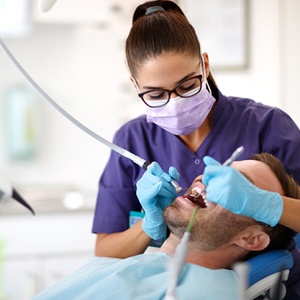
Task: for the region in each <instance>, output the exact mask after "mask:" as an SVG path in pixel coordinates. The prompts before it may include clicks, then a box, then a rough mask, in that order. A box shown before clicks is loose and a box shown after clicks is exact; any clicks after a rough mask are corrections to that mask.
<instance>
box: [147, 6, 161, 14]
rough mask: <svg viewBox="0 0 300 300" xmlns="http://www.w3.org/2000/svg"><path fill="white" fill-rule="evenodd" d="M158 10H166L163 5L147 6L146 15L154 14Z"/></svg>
mask: <svg viewBox="0 0 300 300" xmlns="http://www.w3.org/2000/svg"><path fill="white" fill-rule="evenodd" d="M157 11H164V9H163V7H161V6H151V7H148V8H147V10H146V12H145V15H146V16H147V15H150V14H153V13H155V12H157Z"/></svg>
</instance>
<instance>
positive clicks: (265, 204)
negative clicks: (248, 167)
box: [202, 156, 283, 226]
mask: <svg viewBox="0 0 300 300" xmlns="http://www.w3.org/2000/svg"><path fill="white" fill-rule="evenodd" d="M203 160H204V163H205V164H206V168H205V169H204V173H203V179H202V182H203V183H204V184H205V185H206V199H207V200H208V201H211V202H214V203H217V204H220V205H221V206H223V207H225V208H226V209H229V210H231V211H232V212H233V213H235V214H240V215H244V216H248V217H252V218H253V219H255V220H256V221H260V222H263V223H266V224H269V225H271V226H275V225H276V224H277V223H278V222H279V219H280V217H281V214H282V210H283V201H282V198H281V196H280V195H279V194H278V193H275V192H269V191H266V190H262V189H260V188H258V187H256V186H255V185H254V184H252V183H251V182H250V181H249V180H248V179H247V178H246V177H245V176H243V175H242V174H241V173H240V172H239V171H237V170H236V169H234V168H232V167H224V166H222V165H221V164H220V163H219V162H217V161H216V160H214V159H213V158H211V157H209V156H206V157H204V159H203Z"/></svg>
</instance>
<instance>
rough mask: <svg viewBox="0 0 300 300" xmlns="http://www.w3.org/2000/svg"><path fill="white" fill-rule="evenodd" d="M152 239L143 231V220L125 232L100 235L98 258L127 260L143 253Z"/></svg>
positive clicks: (98, 239)
mask: <svg viewBox="0 0 300 300" xmlns="http://www.w3.org/2000/svg"><path fill="white" fill-rule="evenodd" d="M151 241H152V239H151V238H150V237H149V236H148V235H147V234H146V233H145V232H144V230H143V229H142V220H141V221H139V222H137V223H136V224H135V225H133V226H132V227H130V228H129V229H127V230H125V231H123V232H116V233H111V234H106V233H98V234H97V240H96V249H95V255H96V256H105V257H115V258H127V257H129V256H133V255H138V254H141V253H143V252H144V251H145V250H146V248H147V247H148V246H149V244H150V243H151Z"/></svg>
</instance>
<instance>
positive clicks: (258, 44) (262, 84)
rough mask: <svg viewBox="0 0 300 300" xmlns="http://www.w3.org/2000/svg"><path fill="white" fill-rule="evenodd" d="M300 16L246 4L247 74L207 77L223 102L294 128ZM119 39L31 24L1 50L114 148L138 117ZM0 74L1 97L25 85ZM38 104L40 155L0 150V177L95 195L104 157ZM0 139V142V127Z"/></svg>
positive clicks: (268, 1) (274, 6)
mask: <svg viewBox="0 0 300 300" xmlns="http://www.w3.org/2000/svg"><path fill="white" fill-rule="evenodd" d="M294 7H297V9H294ZM299 8H300V7H299V3H298V1H297V0H288V1H280V0H278V1H274V0H265V1H258V0H250V1H249V13H250V19H249V29H250V30H249V33H250V36H249V47H250V49H249V53H250V55H249V61H248V67H247V68H245V69H240V70H227V71H218V70H215V71H214V70H213V73H214V76H215V77H216V80H217V83H218V85H219V87H220V89H221V91H222V92H223V93H224V94H225V95H237V96H244V97H249V98H253V99H254V100H256V101H259V102H262V103H265V104H269V105H273V106H279V107H281V108H282V109H284V110H286V111H287V112H288V113H289V114H291V115H292V116H293V118H294V119H295V121H296V122H297V123H298V125H299V124H300V117H299V116H298V114H297V113H296V112H295V108H297V107H296V106H295V105H294V103H295V102H294V99H297V98H296V96H297V84H298V83H297V81H296V78H294V77H295V76H294V74H297V72H298V70H299V69H300V68H299V66H300V58H299V56H298V55H297V53H299V48H300V46H299V41H297V40H296V39H295V37H297V32H296V30H297V28H299V26H300V18H299V17H298V16H299V12H300V9H299ZM291 16H292V21H291ZM120 30H122V29H120ZM126 30H127V28H126ZM124 35H125V33H124V32H123V33H121V32H111V31H110V29H109V28H108V27H105V26H104V27H93V26H70V25H54V24H51V25H45V24H44V25H42V24H36V26H35V27H34V30H33V32H32V34H31V35H30V36H29V37H28V38H23V39H18V40H7V45H8V46H9V47H10V49H11V50H12V51H13V53H14V54H15V55H16V57H17V58H18V59H19V60H20V62H21V63H22V64H23V65H24V67H25V69H26V70H28V71H29V73H30V74H31V76H32V77H33V78H34V79H36V80H37V81H38V83H39V84H40V85H41V86H42V87H43V88H44V89H45V90H46V91H47V93H49V95H50V96H51V97H53V98H54V99H55V100H56V101H57V102H59V103H60V105H62V106H63V107H64V108H65V109H66V110H67V111H69V112H70V113H71V114H72V115H73V116H74V117H76V118H78V119H80V121H81V122H82V123H84V124H85V125H87V126H88V127H90V128H91V129H92V130H94V131H96V132H97V133H99V134H100V135H103V137H105V138H106V139H108V140H112V137H113V134H114V132H115V130H116V129H117V128H118V127H119V126H120V125H121V124H122V123H124V122H125V121H126V120H128V119H129V118H132V117H134V116H137V115H139V114H140V113H143V111H144V107H143V106H142V104H141V103H140V101H139V100H138V98H137V97H136V96H135V91H134V89H133V87H131V85H130V82H129V80H128V73H127V70H126V67H125V63H124V56H123V42H124ZM200 40H201V37H200ZM204 50H205V47H204ZM212 59H213V58H211V60H212ZM0 69H1V70H2V71H1V80H0V95H1V93H2V92H3V91H4V89H5V88H6V87H8V86H11V85H14V84H16V83H20V82H21V83H24V80H23V79H22V78H21V77H20V75H19V74H18V72H17V71H16V70H15V68H14V67H13V66H12V65H11V64H10V63H9V62H8V61H7V59H6V58H5V57H4V56H3V55H2V54H1V56H0ZM287 72H288V73H289V74H287ZM290 72H291V73H290ZM283 74H284V75H283ZM285 76H286V77H285ZM287 90H288V91H287ZM38 102H39V107H38V109H39V112H40V116H41V120H40V128H41V133H42V135H41V137H40V142H39V151H38V155H37V156H36V157H35V158H34V159H33V160H32V161H29V162H26V161H25V162H14V161H10V160H8V159H7V158H6V155H5V152H4V149H3V147H0V165H1V170H0V171H1V172H2V173H5V176H7V177H8V178H9V179H11V180H12V181H13V182H17V183H21V184H50V185H53V186H55V185H57V184H60V185H63V184H66V185H70V184H71V185H74V186H76V187H78V189H84V190H91V191H93V192H94V193H95V192H96V189H97V182H98V178H99V175H100V173H101V172H102V170H103V168H104V166H105V164H106V162H107V160H108V157H109V149H107V148H106V147H105V146H102V145H101V144H99V143H98V142H97V141H95V140H93V139H92V138H90V137H88V136H86V135H85V134H84V133H82V132H81V131H80V130H79V129H77V128H76V127H74V126H73V125H72V124H70V123H69V121H67V120H65V119H64V118H63V117H62V116H60V115H59V114H58V113H57V112H56V111H54V110H53V108H51V107H50V106H49V105H48V104H47V103H45V102H44V101H43V100H41V99H40V98H39V101H38ZM0 138H1V141H3V125H2V124H0Z"/></svg>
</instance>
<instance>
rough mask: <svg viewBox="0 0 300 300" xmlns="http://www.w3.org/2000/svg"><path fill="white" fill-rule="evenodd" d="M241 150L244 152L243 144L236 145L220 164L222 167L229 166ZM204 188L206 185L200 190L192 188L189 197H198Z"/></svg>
mask: <svg viewBox="0 0 300 300" xmlns="http://www.w3.org/2000/svg"><path fill="white" fill-rule="evenodd" d="M243 152H244V147H243V146H240V147H238V148H237V149H236V150H235V151H234V152H233V153H232V154H231V156H230V157H229V158H228V159H227V160H226V161H225V162H224V163H223V164H222V166H224V167H227V166H230V165H231V164H232V163H233V162H234V161H235V160H236V159H237V158H238V157H239V156H240V155H241V154H242V153H243ZM205 189H206V187H204V188H203V189H201V190H200V191H199V190H197V189H193V190H192V191H191V193H190V197H192V198H198V197H199V196H200V195H202V194H203V193H204V192H205Z"/></svg>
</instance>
